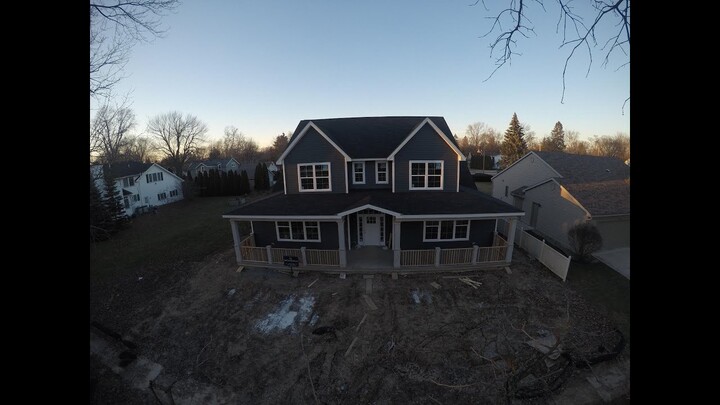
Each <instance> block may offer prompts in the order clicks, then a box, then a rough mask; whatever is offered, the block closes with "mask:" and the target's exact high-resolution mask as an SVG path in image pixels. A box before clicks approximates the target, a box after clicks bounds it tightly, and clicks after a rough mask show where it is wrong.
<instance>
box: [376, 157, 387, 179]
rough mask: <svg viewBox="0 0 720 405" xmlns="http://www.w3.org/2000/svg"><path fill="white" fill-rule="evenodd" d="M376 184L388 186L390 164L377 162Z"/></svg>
mask: <svg viewBox="0 0 720 405" xmlns="http://www.w3.org/2000/svg"><path fill="white" fill-rule="evenodd" d="M375 183H377V184H388V162H375Z"/></svg>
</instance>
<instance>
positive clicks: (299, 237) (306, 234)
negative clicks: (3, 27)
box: [275, 221, 320, 242]
mask: <svg viewBox="0 0 720 405" xmlns="http://www.w3.org/2000/svg"><path fill="white" fill-rule="evenodd" d="M275 230H276V231H277V240H279V241H294V242H320V224H319V223H318V222H317V221H277V222H275Z"/></svg>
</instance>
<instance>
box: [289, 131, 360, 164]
mask: <svg viewBox="0 0 720 405" xmlns="http://www.w3.org/2000/svg"><path fill="white" fill-rule="evenodd" d="M310 128H314V129H315V130H316V131H317V132H318V133H319V134H320V135H321V136H322V137H323V138H325V140H326V141H328V143H329V144H330V145H332V146H333V147H334V148H335V149H337V151H338V152H340V154H341V155H343V156H344V157H345V160H350V156H348V154H347V153H345V151H343V150H342V149H340V147H339V146H337V144H336V143H335V142H333V141H332V140H331V139H330V137H328V136H327V135H326V134H325V132H323V131H322V130H321V129H320V128H318V126H317V125H315V123H314V122H312V121H310V122H308V123H307V125H305V128H303V130H302V131H300V133H299V134H298V136H296V137H294V138H295V139H293V141H292V142H290V145H288V147H287V148H285V151H284V152H283V153H282V155H280V157H279V158H278V160H277V161H276V163H277V164H279V165H281V164H283V162H284V160H285V158H286V157H287V155H288V153H290V151H291V150H292V149H293V148H294V147H295V145H297V144H298V142H300V139H302V137H303V136H305V134H306V133H307V131H308V130H309V129H310Z"/></svg>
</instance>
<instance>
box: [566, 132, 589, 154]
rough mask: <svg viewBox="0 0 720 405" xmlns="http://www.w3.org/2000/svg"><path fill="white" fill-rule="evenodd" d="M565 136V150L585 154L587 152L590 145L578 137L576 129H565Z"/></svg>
mask: <svg viewBox="0 0 720 405" xmlns="http://www.w3.org/2000/svg"><path fill="white" fill-rule="evenodd" d="M565 138H566V139H567V142H566V147H565V152H567V153H573V154H576V155H587V154H588V153H589V149H590V145H589V144H588V142H587V141H583V140H582V139H580V133H579V132H578V131H571V130H568V131H565Z"/></svg>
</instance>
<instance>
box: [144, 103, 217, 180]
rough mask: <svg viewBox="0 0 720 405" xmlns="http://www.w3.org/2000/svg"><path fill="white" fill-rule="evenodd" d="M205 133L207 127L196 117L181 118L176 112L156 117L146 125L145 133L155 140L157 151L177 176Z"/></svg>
mask: <svg viewBox="0 0 720 405" xmlns="http://www.w3.org/2000/svg"><path fill="white" fill-rule="evenodd" d="M207 131H208V127H207V125H205V123H204V122H202V121H200V120H199V119H198V118H197V117H195V116H194V115H190V114H187V115H185V117H183V115H182V114H181V113H179V112H177V111H172V112H169V113H165V114H161V115H156V116H155V117H153V118H152V119H150V121H149V122H148V125H147V132H148V133H149V134H150V135H152V136H154V137H155V138H156V141H157V150H158V151H159V152H160V153H162V154H163V155H164V156H165V157H166V158H167V161H168V163H169V164H170V165H171V166H172V167H173V169H174V170H175V174H177V175H178V176H180V175H181V174H182V172H183V171H182V169H183V165H184V164H185V163H187V162H188V160H189V159H190V157H191V156H192V155H193V153H195V152H196V151H197V149H198V147H200V146H201V145H202V144H203V143H204V142H205V134H207Z"/></svg>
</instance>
